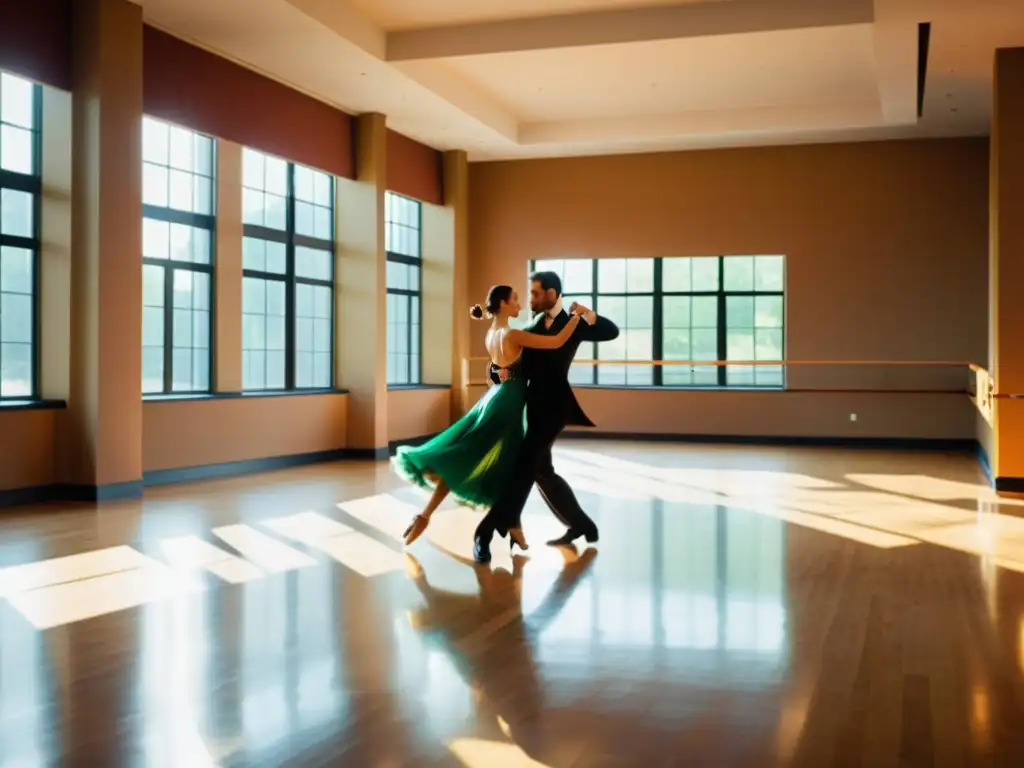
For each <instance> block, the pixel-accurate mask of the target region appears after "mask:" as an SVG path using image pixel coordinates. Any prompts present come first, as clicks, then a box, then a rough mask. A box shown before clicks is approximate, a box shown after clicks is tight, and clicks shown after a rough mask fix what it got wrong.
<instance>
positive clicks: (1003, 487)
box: [975, 441, 1024, 494]
mask: <svg viewBox="0 0 1024 768" xmlns="http://www.w3.org/2000/svg"><path fill="white" fill-rule="evenodd" d="M975 452H976V455H977V457H978V463H979V464H980V465H981V469H982V471H983V472H984V473H985V478H986V479H987V480H988V483H989V485H991V486H992V488H993V489H994V490H995V492H996V493H1015V494H1016V493H1020V494H1024V477H1008V476H1003V477H997V476H996V475H995V473H993V472H992V463H991V462H990V461H989V458H988V453H987V452H986V451H985V447H984V446H983V445H982V444H981V441H978V444H977V445H976V446H975Z"/></svg>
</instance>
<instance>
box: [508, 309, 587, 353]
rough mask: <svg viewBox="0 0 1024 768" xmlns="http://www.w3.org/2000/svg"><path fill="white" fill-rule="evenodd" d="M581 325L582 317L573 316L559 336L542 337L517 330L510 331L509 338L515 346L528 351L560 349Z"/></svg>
mask: <svg viewBox="0 0 1024 768" xmlns="http://www.w3.org/2000/svg"><path fill="white" fill-rule="evenodd" d="M579 323H580V316H579V315H573V316H572V317H570V318H569V322H568V323H566V324H565V328H563V329H562V330H561V331H559V332H558V335H557V336H542V335H541V334H539V333H530V332H528V331H518V330H516V331H509V334H508V338H509V340H510V341H511V342H512V343H513V344H518V345H519V346H520V347H525V348H526V349H558V348H559V347H560V346H562V345H563V344H565V342H567V341H568V340H569V337H570V336H572V334H573V331H575V330H576V326H577V325H579Z"/></svg>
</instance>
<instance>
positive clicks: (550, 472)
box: [476, 413, 597, 539]
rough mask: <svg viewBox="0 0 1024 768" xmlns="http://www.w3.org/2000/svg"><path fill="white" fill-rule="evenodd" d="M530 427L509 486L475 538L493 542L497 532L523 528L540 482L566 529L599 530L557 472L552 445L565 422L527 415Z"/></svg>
mask: <svg viewBox="0 0 1024 768" xmlns="http://www.w3.org/2000/svg"><path fill="white" fill-rule="evenodd" d="M527 424H528V426H527V430H526V436H525V439H524V441H523V447H522V450H521V451H520V453H519V457H518V458H517V460H516V467H515V471H514V472H513V473H512V476H511V479H510V481H509V484H508V487H507V488H506V489H505V492H504V493H503V494H502V495H501V498H499V499H498V501H497V503H495V505H494V506H493V507H491V509H490V511H489V512H488V513H487V514H486V515H484V519H483V520H481V521H480V524H479V525H478V526H477V529H476V535H477V536H482V537H483V538H485V539H490V537H491V536H492V535H493V534H494V532H495V531H497V532H498V533H500V534H501V535H502V536H504V535H505V534H506V533H507V532H508V529H509V528H518V527H520V519H521V517H522V514H523V507H524V506H526V500H527V499H528V498H529V496H530V489H531V488H533V484H534V483H537V487H538V488H539V489H540V494H541V497H542V498H543V499H544V501H545V502H546V503H547V505H548V508H549V509H550V510H551V512H552V513H553V514H554V516H555V517H557V518H558V519H559V520H560V521H561V522H562V524H563V525H565V526H566V527H567V528H572V529H575V530H577V531H580V532H588V531H591V530H594V529H596V527H597V526H595V525H594V521H593V520H591V519H590V516H589V515H587V513H586V512H584V511H583V509H582V507H580V503H579V502H578V501H577V500H576V494H574V493H573V492H572V488H570V487H569V484H568V483H567V482H565V479H564V478H562V477H561V476H559V475H558V474H556V473H555V466H554V463H553V462H552V458H551V446H552V445H554V442H555V439H556V438H557V437H558V434H559V433H560V432H561V431H562V429H564V428H565V422H564V420H563V419H562V418H560V417H558V416H555V415H553V414H545V413H528V419H527Z"/></svg>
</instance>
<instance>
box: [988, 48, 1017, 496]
mask: <svg viewBox="0 0 1024 768" xmlns="http://www.w3.org/2000/svg"><path fill="white" fill-rule="evenodd" d="M989 163H990V176H989V212H990V237H989V372H990V373H991V375H992V378H993V381H995V384H996V397H995V399H994V400H993V414H992V416H993V418H992V431H993V441H992V442H993V454H994V455H993V456H990V457H989V460H990V462H991V464H992V474H993V475H994V477H995V480H996V489H997V490H999V491H1006V492H1014V493H1021V492H1024V302H1022V301H1021V288H1022V286H1024V48H1013V49H1001V50H998V51H996V60H995V74H994V77H993V113H992V137H991V143H990V150H989Z"/></svg>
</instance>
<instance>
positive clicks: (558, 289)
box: [530, 272, 562, 296]
mask: <svg viewBox="0 0 1024 768" xmlns="http://www.w3.org/2000/svg"><path fill="white" fill-rule="evenodd" d="M530 282H531V283H532V282H538V283H540V287H541V289H542V290H545V291H550V290H552V289H553V290H554V291H555V296H561V295H562V278H560V277H559V276H558V275H557V274H556V273H554V272H534V273H533V274H532V275H530Z"/></svg>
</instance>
